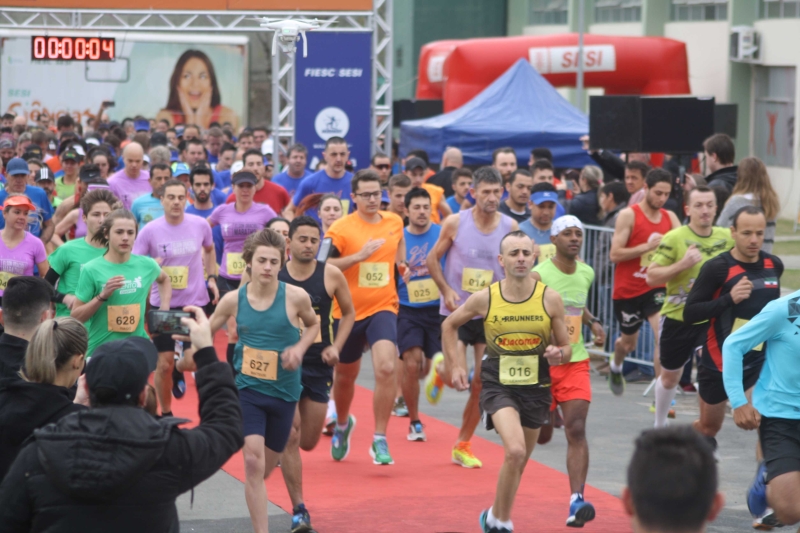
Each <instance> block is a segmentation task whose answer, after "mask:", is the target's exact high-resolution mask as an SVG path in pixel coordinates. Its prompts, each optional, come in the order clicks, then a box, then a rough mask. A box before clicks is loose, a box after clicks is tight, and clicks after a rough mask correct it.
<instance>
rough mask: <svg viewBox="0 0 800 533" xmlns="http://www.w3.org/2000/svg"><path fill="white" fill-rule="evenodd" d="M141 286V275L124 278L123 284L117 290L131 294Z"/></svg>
mask: <svg viewBox="0 0 800 533" xmlns="http://www.w3.org/2000/svg"><path fill="white" fill-rule="evenodd" d="M141 288H142V276H136V277H135V278H133V279H126V280H125V285H123V286H122V288H121V289H120V290H119V293H120V294H131V293H134V292H136V291H137V290H138V289H141Z"/></svg>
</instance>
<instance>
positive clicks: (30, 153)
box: [22, 144, 43, 161]
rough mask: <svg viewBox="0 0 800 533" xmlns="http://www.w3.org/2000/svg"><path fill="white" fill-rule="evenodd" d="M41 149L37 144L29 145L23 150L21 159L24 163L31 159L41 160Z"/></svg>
mask: <svg viewBox="0 0 800 533" xmlns="http://www.w3.org/2000/svg"><path fill="white" fill-rule="evenodd" d="M42 157H43V154H42V147H41V146H39V145H38V144H29V145H28V147H27V148H25V153H24V154H22V159H24V160H25V161H30V160H31V159H42Z"/></svg>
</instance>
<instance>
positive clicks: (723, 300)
mask: <svg viewBox="0 0 800 533" xmlns="http://www.w3.org/2000/svg"><path fill="white" fill-rule="evenodd" d="M725 266H726V265H725V264H724V263H721V262H719V261H714V260H713V259H712V260H711V261H709V262H707V263H706V264H705V265H703V267H702V268H701V269H700V274H699V275H698V276H697V280H696V281H695V282H694V284H693V285H692V290H691V291H689V296H688V297H687V299H686V306H685V307H684V308H683V320H684V322H686V323H687V324H696V323H697V322H703V321H705V320H708V319H709V318H716V317H718V316H720V315H721V314H722V313H724V312H725V309H726V308H728V307H730V306H732V305H733V298H732V297H731V293H727V294H723V295H721V296H719V297H718V298H714V293H715V292H716V291H717V290H719V288H720V287H721V286H722V284H723V283H725V275H726V274H727V271H726V269H725Z"/></svg>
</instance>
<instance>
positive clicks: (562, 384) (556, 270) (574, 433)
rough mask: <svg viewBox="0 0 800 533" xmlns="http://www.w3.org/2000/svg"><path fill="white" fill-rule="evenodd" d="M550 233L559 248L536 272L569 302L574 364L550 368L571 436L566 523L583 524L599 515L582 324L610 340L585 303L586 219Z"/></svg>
mask: <svg viewBox="0 0 800 533" xmlns="http://www.w3.org/2000/svg"><path fill="white" fill-rule="evenodd" d="M550 235H551V240H552V242H553V244H554V245H555V247H556V253H555V255H554V256H553V257H552V258H550V259H549V260H547V261H544V262H541V263H539V265H538V266H536V267H534V269H533V274H532V277H533V278H534V279H536V280H538V281H542V282H543V283H544V284H545V285H547V286H548V287H550V288H551V289H553V290H555V291H556V292H557V293H558V294H559V295H561V299H562V300H563V302H564V313H565V315H566V318H565V320H566V325H567V332H568V333H569V342H570V345H571V346H572V358H571V359H570V362H569V364H565V365H563V366H560V367H558V368H551V369H550V379H551V381H552V385H551V387H550V389H551V391H552V394H553V404H552V411H553V414H555V408H556V407H557V406H561V412H562V413H563V415H564V430H565V433H566V437H567V474H568V475H569V486H570V491H571V492H572V496H571V497H570V501H569V503H570V506H569V517H568V518H567V525H568V526H571V527H583V525H584V523H586V522H587V521H589V520H593V519H594V516H595V511H594V507H593V506H592V504H591V503H589V502H587V501H586V500H584V498H583V489H584V486H585V485H586V475H587V473H588V471H589V443H588V442H587V440H586V417H587V415H588V414H589V404H590V403H591V401H592V384H591V378H590V375H589V372H590V368H589V353H588V352H587V351H586V346H585V345H584V340H583V326H591V330H592V334H593V336H594V342H595V345H596V346H603V345H604V344H605V341H606V333H605V330H604V329H603V324H602V323H600V320H598V319H597V318H595V317H594V316H592V313H591V312H589V310H588V309H587V308H586V300H587V299H588V297H589V289H590V288H591V286H592V282H593V281H594V270H592V267H590V266H589V265H587V264H586V263H584V262H582V261H578V255H579V254H580V253H581V246H582V245H583V224H581V221H580V220H578V218H577V217H574V216H572V215H565V216H563V217H561V218H559V219H558V220H556V221H555V222H553V227H552V228H551V230H550ZM551 421H552V423H551V424H549V425H548V426H545V429H543V430H542V432H541V434H540V436H539V443H540V444H544V443H546V442H547V441H549V440H550V438H551V436H552V432H553V425H554V423H555V417H552V418H551Z"/></svg>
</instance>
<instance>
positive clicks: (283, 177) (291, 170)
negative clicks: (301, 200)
mask: <svg viewBox="0 0 800 533" xmlns="http://www.w3.org/2000/svg"><path fill="white" fill-rule="evenodd" d="M307 159H308V150H307V149H306V147H305V146H303V145H302V144H300V143H297V144H293V145H292V146H291V147H290V148H289V152H288V153H287V154H286V160H287V164H286V168H285V169H284V170H283V172H281V173H280V174H276V175H275V176H274V177H273V178H272V183H274V184H276V185H280V186H281V187H283V188H284V189H286V192H288V193H289V197H290V198H293V197H294V193H295V192H297V188H298V187H299V186H300V182H302V181H303V179H304V178H306V177H308V176H310V175H311V171H309V170H308V169H307V168H306V164H307V162H308V161H307Z"/></svg>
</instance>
